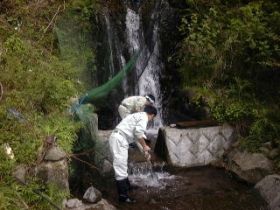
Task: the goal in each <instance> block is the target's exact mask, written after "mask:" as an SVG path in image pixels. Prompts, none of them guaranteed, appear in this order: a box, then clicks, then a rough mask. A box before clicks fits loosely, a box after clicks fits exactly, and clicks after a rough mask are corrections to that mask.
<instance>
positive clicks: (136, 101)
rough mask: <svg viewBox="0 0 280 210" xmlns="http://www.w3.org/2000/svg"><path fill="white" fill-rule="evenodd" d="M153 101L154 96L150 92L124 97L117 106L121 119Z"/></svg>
mask: <svg viewBox="0 0 280 210" xmlns="http://www.w3.org/2000/svg"><path fill="white" fill-rule="evenodd" d="M154 103H155V97H154V96H153V95H151V94H148V95H145V96H130V97H128V98H125V99H124V100H123V101H122V102H121V104H120V106H119V108H118V112H119V114H120V116H121V118H122V119H124V118H125V117H127V116H128V115H130V114H132V113H135V112H142V111H143V110H144V107H145V106H151V105H152V104H154Z"/></svg>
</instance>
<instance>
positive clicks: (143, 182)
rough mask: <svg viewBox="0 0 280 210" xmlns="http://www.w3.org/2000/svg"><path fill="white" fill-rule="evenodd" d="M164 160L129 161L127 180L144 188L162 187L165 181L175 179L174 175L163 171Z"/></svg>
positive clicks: (164, 185)
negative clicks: (150, 161) (151, 161)
mask: <svg viewBox="0 0 280 210" xmlns="http://www.w3.org/2000/svg"><path fill="white" fill-rule="evenodd" d="M165 165H166V163H165V162H154V163H152V164H151V163H149V162H130V163H129V180H130V182H131V183H132V184H133V185H136V186H139V187H142V188H145V187H154V188H159V189H164V188H165V187H166V185H167V183H166V181H167V180H169V179H175V176H174V175H170V174H169V173H168V172H165V171H164V169H163V167H164V166H165Z"/></svg>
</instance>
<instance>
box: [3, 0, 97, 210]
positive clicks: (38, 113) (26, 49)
mask: <svg viewBox="0 0 280 210" xmlns="http://www.w3.org/2000/svg"><path fill="white" fill-rule="evenodd" d="M71 2H72V1H70V2H68V3H65V2H61V1H41V2H36V1H28V2H27V1H15V2H14V4H13V5H12V7H7V8H6V9H5V12H4V13H3V14H1V16H0V20H1V23H4V24H2V25H1V26H0V68H1V78H0V84H1V92H0V94H1V95H0V119H1V121H0V133H1V135H0V158H1V160H2V161H1V163H0V191H1V192H0V200H1V204H0V209H26V208H27V207H26V206H28V207H29V208H30V209H38V210H40V209H52V208H53V207H52V206H51V205H50V204H49V203H48V202H47V201H46V200H44V199H42V198H41V197H40V196H38V195H36V194H34V192H33V191H32V190H31V189H29V188H27V187H25V186H24V185H21V184H19V183H18V182H17V181H16V180H15V179H14V178H13V177H12V173H13V171H14V170H15V167H17V166H18V165H21V164H26V165H27V167H28V166H33V165H34V163H35V161H36V160H37V150H38V148H39V146H41V145H42V140H43V139H44V138H45V137H46V136H48V135H52V134H54V135H56V136H57V137H58V140H57V144H58V145H59V146H60V147H61V148H63V149H64V150H65V151H66V152H68V153H71V150H72V146H73V142H74V141H75V140H76V139H77V136H76V132H77V131H78V130H79V129H80V127H81V123H77V122H75V121H74V120H73V119H72V117H73V116H72V115H71V114H72V113H70V111H71V108H72V107H71V105H70V103H69V99H70V97H73V96H79V95H82V94H83V93H84V92H85V91H84V87H83V84H82V82H81V81H80V80H81V79H83V77H84V76H83V75H82V72H83V71H84V70H85V69H86V66H87V65H88V63H90V62H93V61H94V55H93V53H92V52H90V49H91V47H93V45H91V44H90V45H87V44H88V43H89V42H88V38H89V36H88V37H87V36H86V35H85V34H88V32H91V31H90V30H91V28H90V27H89V26H90V24H89V23H88V22H89V17H90V16H91V15H92V14H93V13H94V12H93V7H94V8H96V4H92V7H91V6H90V8H89V10H91V11H90V12H86V8H83V11H84V12H83V14H84V16H83V20H87V22H85V25H86V27H76V26H77V25H76V23H77V22H74V23H75V24H73V25H71V24H70V25H67V27H68V30H69V31H70V28H75V27H76V28H75V31H76V32H77V31H79V33H77V34H76V35H77V36H73V37H72V39H71V42H69V40H70V39H68V40H66V41H67V44H68V45H67V46H68V47H69V46H72V48H71V47H69V48H68V49H66V50H65V49H59V48H58V47H59V46H58V44H61V43H63V42H61V43H60V42H59V43H57V41H58V40H59V41H64V40H62V39H59V38H61V37H62V36H60V37H57V36H56V35H57V34H56V33H55V31H54V30H53V29H54V28H55V27H54V26H55V23H56V22H58V21H57V20H58V19H59V17H62V16H63V12H65V13H67V12H68V11H69V10H68V8H69V5H70V4H71ZM90 3H92V1H89V4H90ZM95 3H97V2H95ZM67 7H68V8H67ZM1 9H2V8H1ZM1 11H2V10H1ZM76 14H77V13H76ZM70 17H71V15H70V16H68V18H70ZM75 17H78V14H77V15H76V16H75ZM73 18H74V17H73ZM66 21H67V20H66ZM72 23H73V22H72ZM78 26H83V25H82V20H80V21H79V22H78ZM81 28H82V29H83V30H78V29H81ZM63 32H65V31H63ZM66 32H67V31H66ZM71 35H72V34H67V36H66V35H65V36H63V37H62V38H63V39H64V38H69V37H70V36H71ZM77 37H78V38H77ZM85 37H86V38H85ZM77 42H80V43H81V44H76V43H77ZM65 46H66V45H63V46H62V48H63V47H65ZM77 49H78V50H77ZM85 49H86V50H85ZM64 52H66V53H65V54H64ZM69 52H70V53H69ZM61 53H63V54H62V55H61ZM91 65H92V67H94V64H93V63H91ZM5 143H8V144H9V145H10V147H11V149H12V152H13V154H14V159H10V158H9V157H8V156H7V154H6V153H5V149H4V147H3V144H5ZM26 182H27V183H28V184H29V185H30V186H31V187H32V188H33V189H35V190H39V191H40V192H41V193H43V194H44V195H46V196H47V197H48V198H49V199H50V200H51V201H53V202H55V203H57V204H59V205H61V201H62V198H65V197H66V196H69V195H68V193H66V192H62V191H61V190H58V189H57V188H55V186H53V185H51V184H46V183H44V184H42V183H40V182H39V181H38V180H36V179H35V178H34V177H33V176H32V174H30V175H29V176H26Z"/></svg>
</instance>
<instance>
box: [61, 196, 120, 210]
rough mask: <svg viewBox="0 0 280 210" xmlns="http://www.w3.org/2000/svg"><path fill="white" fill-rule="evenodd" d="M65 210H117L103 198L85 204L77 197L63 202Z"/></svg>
mask: <svg viewBox="0 0 280 210" xmlns="http://www.w3.org/2000/svg"><path fill="white" fill-rule="evenodd" d="M64 206H65V207H66V210H117V209H116V208H115V207H114V206H113V205H111V204H109V203H108V201H106V200H105V199H101V200H100V201H99V202H98V203H96V204H86V203H83V202H82V201H80V200H79V199H77V198H74V199H69V200H67V201H66V202H64Z"/></svg>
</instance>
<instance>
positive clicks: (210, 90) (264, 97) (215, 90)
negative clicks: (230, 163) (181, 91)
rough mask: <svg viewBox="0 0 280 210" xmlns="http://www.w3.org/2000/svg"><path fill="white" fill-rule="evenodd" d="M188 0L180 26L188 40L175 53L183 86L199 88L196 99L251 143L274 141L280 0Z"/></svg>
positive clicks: (278, 75) (277, 127)
mask: <svg viewBox="0 0 280 210" xmlns="http://www.w3.org/2000/svg"><path fill="white" fill-rule="evenodd" d="M186 2H187V3H188V6H189V7H188V8H187V9H186V10H185V16H184V17H183V18H182V23H181V27H180V30H181V33H182V35H184V39H183V42H182V45H181V49H180V51H179V52H178V54H177V63H178V64H179V65H180V68H181V69H180V71H181V75H182V78H183V88H188V89H189V88H193V87H195V88H196V90H197V97H195V98H194V99H193V100H196V102H194V103H197V104H198V105H203V106H208V107H209V108H210V110H211V113H212V117H213V118H215V119H217V120H218V121H220V122H227V123H230V124H232V125H233V126H235V127H236V128H237V131H239V133H240V134H241V138H243V139H245V140H244V141H243V142H246V144H247V145H250V146H248V148H251V149H256V148H257V147H258V146H260V145H261V144H262V143H263V142H265V141H275V139H276V138H277V136H279V119H275V116H276V115H278V116H279V102H280V101H279V99H280V98H279V91H277V90H279V89H280V83H279V77H280V74H279V66H280V65H279V60H280V51H279V45H280V37H279V23H280V13H279V9H280V8H279V4H278V2H277V1H274V0H270V1H266V2H262V1H251V2H248V3H242V2H232V1H219V0H217V1H215V2H212V1H211V2H209V1H208V2H207V1H203V0H202V1H192V0H187V1H186ZM199 86H200V87H201V88H197V87H199ZM205 89H206V90H207V91H205ZM260 110H261V111H260ZM272 113H273V114H272ZM244 144H245V143H244ZM278 146H279V145H278Z"/></svg>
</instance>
